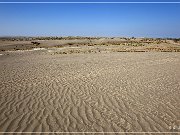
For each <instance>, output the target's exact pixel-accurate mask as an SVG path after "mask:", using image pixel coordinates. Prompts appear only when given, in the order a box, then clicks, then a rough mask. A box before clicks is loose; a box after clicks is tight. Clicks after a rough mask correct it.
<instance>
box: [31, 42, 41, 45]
mask: <svg viewBox="0 0 180 135" xmlns="http://www.w3.org/2000/svg"><path fill="white" fill-rule="evenodd" d="M31 43H32V44H33V45H40V43H39V42H31Z"/></svg>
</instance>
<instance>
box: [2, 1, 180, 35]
mask: <svg viewBox="0 0 180 135" xmlns="http://www.w3.org/2000/svg"><path fill="white" fill-rule="evenodd" d="M2 1H3V0H0V2H2ZM4 1H5V0H4ZM8 1H15V0H8ZM18 1H22V0H18ZM28 1H35V0H28ZM39 1H41V0H39ZM43 1H48V0H43ZM53 1H60V0H53ZM69 1H76V0H69ZM78 1H83V0H78ZM84 1H85V0H84ZM93 1H97V0H93ZM98 1H108V0H98ZM114 1H120V0H114ZM129 1H135V0H129ZM141 1H142V0H141ZM146 1H155V0H146ZM162 1H164V2H167V1H168V0H159V2H162ZM174 1H177V2H180V1H179V0H174ZM6 2H7V0H6ZM171 2H172V1H171ZM0 36H119V37H124V36H125V37H132V36H134V37H175V38H180V3H179V4H172V3H171V4H165V3H161V4H132V3H131V4H2V3H1V4H0Z"/></svg>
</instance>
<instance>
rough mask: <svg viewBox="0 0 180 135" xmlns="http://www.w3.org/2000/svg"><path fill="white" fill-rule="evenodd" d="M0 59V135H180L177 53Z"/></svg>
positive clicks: (31, 54) (37, 54) (9, 55)
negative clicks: (101, 134) (80, 134)
mask: <svg viewBox="0 0 180 135" xmlns="http://www.w3.org/2000/svg"><path fill="white" fill-rule="evenodd" d="M2 54H3V55H1V56H0V132H48V131H51V132H57V131H58V132H172V131H173V132H175V131H176V132H180V129H179V127H180V125H179V123H180V122H179V121H180V53H178V52H174V53H169V52H162V53H158V52H145V53H144V52H141V53H137V52H134V53H128V52H111V53H88V54H82V53H81V54H77V53H76V54H53V55H52V53H50V52H48V50H38V51H26V52H21V51H14V52H3V53H2Z"/></svg>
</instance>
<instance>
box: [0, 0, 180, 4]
mask: <svg viewBox="0 0 180 135" xmlns="http://www.w3.org/2000/svg"><path fill="white" fill-rule="evenodd" d="M0 4H180V2H175V1H174V2H150V1H149V2H143V1H137V2H100V1H99V2H90V1H89V2H83V1H82V2H80V1H79V2H78V1H76V2H55V1H54V2H53V1H52V2H46V1H44V2H40V1H39V2H36V1H32V2H31V1H29V2H20V1H17V2H13V1H9V2H5V1H4V2H0Z"/></svg>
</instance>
